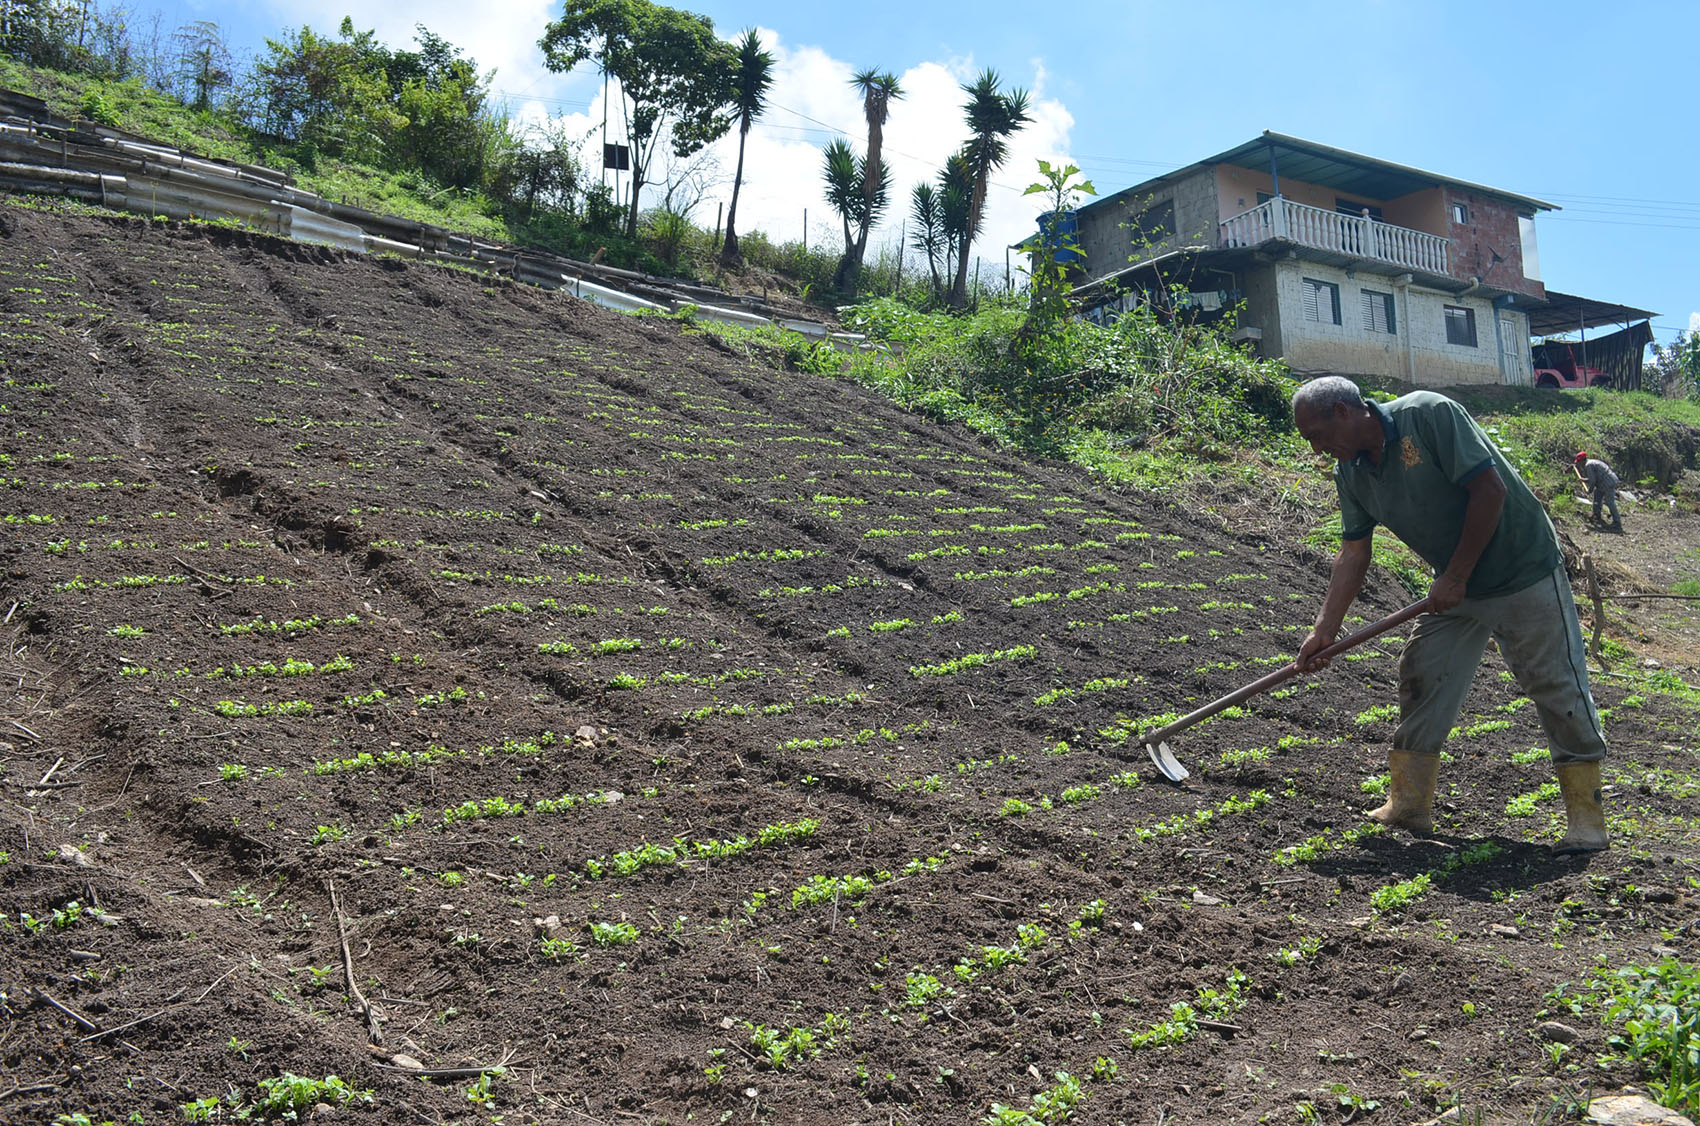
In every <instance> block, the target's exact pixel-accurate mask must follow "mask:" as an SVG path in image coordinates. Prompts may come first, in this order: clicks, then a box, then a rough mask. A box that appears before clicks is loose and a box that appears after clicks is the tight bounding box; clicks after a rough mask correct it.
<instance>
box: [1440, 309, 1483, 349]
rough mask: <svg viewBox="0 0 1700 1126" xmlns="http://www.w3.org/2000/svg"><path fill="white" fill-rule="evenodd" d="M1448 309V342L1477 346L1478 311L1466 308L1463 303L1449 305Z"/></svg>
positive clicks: (1467, 346)
mask: <svg viewBox="0 0 1700 1126" xmlns="http://www.w3.org/2000/svg"><path fill="white" fill-rule="evenodd" d="M1444 308H1445V309H1446V342H1447V343H1448V344H1462V345H1463V346H1464V347H1466V348H1474V347H1475V346H1476V311H1475V310H1474V309H1466V308H1464V307H1463V306H1461V305H1447V306H1444Z"/></svg>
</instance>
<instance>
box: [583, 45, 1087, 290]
mask: <svg viewBox="0 0 1700 1126" xmlns="http://www.w3.org/2000/svg"><path fill="white" fill-rule="evenodd" d="M761 34H762V40H763V43H764V44H765V45H766V47H767V49H768V50H769V51H771V52H773V54H774V56H775V60H776V65H775V71H774V83H773V87H772V89H771V90H770V92H769V95H768V108H767V111H766V112H765V113H764V114H763V116H762V117H761V118H760V119H758V121H757V122H756V124H755V126H754V127H753V128H752V129H751V131H750V136H749V140H748V142H747V145H746V147H745V155H744V187H743V191H742V193H741V194H740V196H739V201H738V229H739V231H740V232H741V233H748V232H749V231H751V230H757V229H759V230H761V231H763V232H764V233H766V234H767V235H768V237H769V238H771V239H773V240H774V241H776V242H786V241H791V240H795V239H797V238H799V237H801V236H802V234H803V213H804V210H805V209H807V211H808V239H809V243H810V245H811V246H814V245H829V246H833V247H837V246H840V245H842V242H843V228H842V225H841V224H840V223H839V222H838V220H837V218H836V216H834V215H833V213H832V212H831V211H830V209H829V208H828V206H827V203H826V198H825V195H824V188H823V180H822V176H821V167H822V160H823V158H822V148H823V147H824V146H825V144H826V143H827V142H828V141H829V140H831V139H832V138H833V137H834V136H838V135H843V136H847V137H848V138H849V140H850V143H851V146H852V147H853V148H855V149H856V151H857V152H858V153H861V152H862V151H864V149H865V148H866V144H867V122H866V120H865V119H864V118H863V116H862V101H861V97H860V96H859V95H858V94H857V92H856V91H855V89H854V88H853V87H852V86H851V85H850V77H851V75H852V73H853V72H854V69H855V68H853V67H852V65H851V64H850V63H849V62H846V61H844V60H842V59H837V58H834V57H832V56H831V55H829V54H828V53H826V52H825V51H823V50H821V49H820V48H818V47H812V46H801V47H795V48H793V47H789V46H787V45H786V44H785V43H784V42H783V41H782V40H781V39H780V37H779V35H778V34H777V33H775V32H773V31H771V30H768V29H763V30H762V32H761ZM1032 65H1033V73H1032V76H1031V79H1029V80H1026V82H1025V84H1026V85H1027V86H1028V87H1029V90H1030V94H1031V99H1030V100H1031V111H1030V112H1031V114H1032V121H1031V122H1030V123H1029V124H1028V125H1027V126H1026V127H1025V128H1024V129H1023V130H1022V131H1021V132H1019V133H1017V134H1016V135H1015V136H1014V137H1012V138H1011V139H1010V146H1009V157H1008V159H1007V160H1006V161H1005V163H1004V166H1003V168H1002V169H1001V170H1000V171H999V172H998V173H997V174H996V175H995V176H994V178H993V184H992V187H991V189H990V190H989V191H988V193H987V199H986V215H985V219H984V222H983V225H982V230H981V234H980V237H979V238H978V239H977V240H976V244H975V245H976V250H977V252H978V253H979V254H980V255H981V256H983V257H984V258H985V267H984V268H985V275H984V276H985V279H986V282H987V283H988V284H990V283H991V281H992V280H993V277H994V275H1001V273H1002V268H1003V258H1004V254H1003V248H1004V247H1005V246H1007V245H1009V244H1011V243H1015V242H1019V241H1020V240H1022V239H1024V238H1026V237H1027V236H1028V235H1029V234H1031V233H1032V232H1033V230H1034V219H1035V216H1036V215H1037V214H1038V212H1039V211H1040V210H1041V207H1040V205H1039V203H1038V197H1036V196H1035V197H1024V196H1023V194H1022V193H1023V191H1024V189H1025V188H1026V186H1027V185H1028V184H1029V183H1032V182H1033V181H1034V180H1035V179H1037V178H1038V173H1037V161H1038V159H1039V158H1041V157H1043V158H1046V159H1049V160H1051V161H1053V162H1055V161H1060V160H1065V159H1067V155H1068V145H1069V131H1070V129H1071V128H1072V127H1073V125H1074V118H1073V116H1072V115H1071V114H1070V113H1069V112H1068V110H1067V108H1066V107H1065V106H1063V104H1062V103H1061V102H1060V101H1057V100H1056V99H1054V98H1050V97H1047V96H1046V94H1045V90H1044V83H1045V72H1044V69H1043V67H1042V65H1041V64H1040V63H1039V62H1038V61H1035V62H1034V63H1033V64H1032ZM977 71H978V68H977V66H976V65H975V63H974V60H973V59H970V58H955V59H947V60H941V61H935V62H924V63H919V64H916V65H915V66H912V67H910V68H909V69H908V70H907V71H905V72H904V73H902V74H901V75H899V76H898V81H899V83H900V85H901V86H902V88H903V91H904V96H903V97H902V98H901V99H900V100H897V101H894V102H893V103H892V104H891V116H890V120H888V121H887V122H886V125H885V130H884V135H885V140H884V155H885V159H886V162H887V164H888V165H889V166H890V168H891V175H892V187H891V193H890V196H891V203H890V205H889V207H888V208H887V211H886V216H885V219H884V221H883V222H882V224H881V226H880V227H879V228H877V229H876V231H875V233H874V236H873V238H872V240H871V241H872V243H873V244H874V245H875V246H879V245H891V246H895V244H896V242H897V239H898V236H899V234H900V232H901V231H902V229H903V226H904V221H905V219H906V217H907V216H908V213H909V196H910V192H911V190H912V189H913V187H914V185H915V184H917V183H920V182H922V181H933V180H936V179H937V177H938V172H939V169H940V168H941V167H942V166H943V165H944V162H945V159H946V157H948V156H949V155H950V154H951V153H952V152H954V151H956V149H957V148H958V147H960V146H961V144H962V143H963V141H964V140H966V139H967V125H966V123H965V122H964V120H963V114H962V103H963V102H964V100H965V98H966V96H965V95H964V94H963V92H962V89H961V84H962V83H963V82H965V81H969V80H971V79H972V78H973V77H974V76H975V75H976V73H977ZM1016 80H1018V79H1012V76H1009V75H1005V87H1004V88H1005V89H1006V90H1008V89H1009V88H1010V86H1011V85H1012V84H1013V82H1014V81H1016ZM600 112H601V110H600V107H599V106H598V107H596V108H594V109H593V110H592V114H593V115H599V114H600ZM593 119H594V120H600V118H599V116H596V117H594V118H592V117H590V116H587V117H586V119H585V120H586V121H587V122H588V121H589V120H593ZM712 151H713V153H714V156H715V159H716V160H717V162H718V165H719V169H720V172H721V183H720V185H719V186H718V187H717V188H716V189H715V190H713V191H711V192H710V193H709V194H708V196H707V198H706V199H705V201H704V203H703V204H702V205H701V206H700V207H699V208H698V210H697V211H696V212H695V215H694V217H695V218H696V220H697V221H698V222H699V223H701V224H703V225H712V224H713V223H714V218H715V213H714V207H715V204H716V203H717V202H722V201H726V200H729V199H730V197H731V192H732V184H731V181H732V176H733V172H734V169H735V168H736V167H737V161H738V138H737V134H736V132H733V133H732V134H730V135H728V136H727V137H725V138H723V139H722V140H720V141H719V142H717V143H716V144H715V145H714V146H713V148H712ZM652 202H653V197H650V196H649V195H648V194H647V193H646V197H645V200H644V203H645V205H646V206H648V205H649V204H650V203H652Z"/></svg>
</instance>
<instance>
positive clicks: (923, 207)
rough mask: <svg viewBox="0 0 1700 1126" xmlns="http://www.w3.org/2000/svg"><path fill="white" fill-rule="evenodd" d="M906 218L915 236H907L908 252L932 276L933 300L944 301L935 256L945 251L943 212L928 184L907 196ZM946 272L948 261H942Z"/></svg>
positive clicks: (922, 185) (916, 187)
mask: <svg viewBox="0 0 1700 1126" xmlns="http://www.w3.org/2000/svg"><path fill="white" fill-rule="evenodd" d="M909 217H910V219H911V221H913V223H914V224H915V233H914V234H912V235H910V236H909V246H910V248H911V249H913V250H916V251H919V252H920V254H921V255H922V257H924V258H926V260H927V272H928V273H930V274H932V276H933V300H934V301H935V302H936V301H942V300H944V282H943V281H941V280H940V279H939V256H940V254H941V253H942V252H943V251H944V249H945V235H944V211H943V207H942V201H941V200H940V199H939V193H938V192H936V191H934V190H933V186H932V185H931V184H928V183H925V182H923V183H919V184H916V185H915V190H914V191H913V192H912V193H910V196H909ZM949 271H950V260H949V259H946V260H945V272H946V273H948V272H949Z"/></svg>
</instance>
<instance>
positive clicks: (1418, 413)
mask: <svg viewBox="0 0 1700 1126" xmlns="http://www.w3.org/2000/svg"><path fill="white" fill-rule="evenodd" d="M1369 406H1370V409H1371V410H1373V411H1374V412H1375V413H1376V414H1377V415H1378V416H1379V417H1380V419H1381V427H1382V432H1383V433H1384V434H1385V435H1386V439H1387V441H1386V445H1385V446H1384V447H1383V448H1382V451H1381V464H1380V465H1371V464H1370V462H1369V458H1368V457H1366V456H1364V455H1362V454H1360V455H1358V457H1356V458H1355V459H1353V460H1352V461H1350V462H1344V461H1342V462H1337V463H1336V464H1335V466H1334V484H1335V485H1336V486H1337V487H1338V488H1339V490H1340V530H1341V536H1342V538H1343V539H1347V540H1356V539H1362V538H1364V537H1365V536H1367V535H1369V534H1370V533H1371V532H1372V531H1374V530H1375V526H1376V525H1377V524H1381V525H1383V526H1385V527H1386V528H1387V529H1388V530H1389V531H1391V532H1392V533H1393V534H1394V535H1396V536H1398V537H1399V538H1400V539H1402V540H1404V541H1405V543H1406V544H1407V545H1408V546H1409V547H1410V548H1411V550H1412V551H1415V552H1416V553H1417V554H1418V555H1420V556H1422V557H1423V559H1424V560H1426V561H1427V562H1428V564H1429V566H1431V567H1433V568H1434V570H1435V573H1436V574H1438V573H1439V572H1441V571H1443V570H1445V569H1446V565H1447V564H1448V563H1450V562H1451V561H1452V552H1453V551H1454V550H1455V549H1456V548H1457V546H1458V538H1459V536H1461V535H1462V534H1463V531H1464V510H1465V508H1466V507H1467V506H1468V505H1469V501H1470V492H1469V490H1468V489H1467V488H1465V485H1466V484H1467V483H1468V482H1469V481H1470V479H1471V478H1473V477H1475V476H1476V475H1477V474H1478V473H1481V472H1483V471H1484V470H1486V469H1487V467H1488V466H1489V465H1492V466H1493V467H1494V468H1496V469H1498V470H1499V476H1500V479H1501V480H1503V481H1504V482H1505V508H1504V510H1503V511H1501V513H1500V515H1499V527H1498V528H1497V529H1496V530H1495V532H1494V534H1493V538H1492V539H1491V540H1489V541H1488V545H1487V548H1486V549H1485V550H1484V551H1483V552H1482V556H1481V559H1479V560H1478V561H1477V562H1476V569H1475V570H1474V571H1472V572H1471V573H1470V581H1469V582H1468V583H1467V584H1465V591H1466V593H1467V594H1468V596H1469V597H1471V598H1492V597H1495V596H1497V595H1501V594H1511V593H1514V592H1515V591H1519V590H1523V589H1524V588H1525V587H1528V586H1532V585H1533V584H1534V583H1536V582H1539V581H1540V580H1541V579H1543V578H1545V577H1546V576H1547V575H1549V574H1551V573H1552V569H1553V568H1554V567H1556V566H1558V564H1559V560H1560V558H1561V556H1560V554H1559V550H1558V537H1557V536H1556V535H1554V534H1553V530H1552V522H1551V521H1550V520H1548V519H1547V514H1546V509H1544V508H1542V507H1541V502H1540V501H1538V500H1536V499H1535V495H1534V494H1533V493H1531V492H1530V491H1529V486H1527V485H1525V484H1524V483H1523V479H1522V478H1521V477H1519V476H1518V475H1517V471H1516V470H1514V469H1512V468H1511V465H1510V463H1508V462H1507V461H1506V460H1505V455H1504V454H1502V453H1500V452H1499V449H1498V448H1497V447H1495V446H1494V444H1493V443H1492V442H1491V441H1489V440H1488V436H1487V435H1486V434H1484V433H1482V428H1481V427H1479V426H1477V425H1476V422H1475V420H1474V419H1473V418H1471V417H1470V415H1469V412H1467V411H1466V410H1465V409H1464V408H1463V407H1461V406H1459V405H1458V404H1457V403H1455V402H1453V401H1452V400H1451V399H1448V398H1446V397H1445V396H1444V395H1436V394H1435V393H1434V392H1432V391H1413V392H1411V393H1410V394H1409V395H1401V396H1400V397H1399V398H1397V399H1394V400H1393V401H1392V402H1391V403H1388V404H1387V405H1386V406H1385V407H1383V406H1381V405H1380V404H1378V403H1370V404H1369Z"/></svg>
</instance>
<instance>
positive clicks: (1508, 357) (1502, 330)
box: [1499, 317, 1529, 386]
mask: <svg viewBox="0 0 1700 1126" xmlns="http://www.w3.org/2000/svg"><path fill="white" fill-rule="evenodd" d="M1499 347H1500V351H1501V353H1502V355H1503V356H1504V366H1505V382H1507V383H1512V384H1516V385H1518V386H1527V385H1528V383H1529V361H1528V354H1527V349H1526V348H1525V347H1524V344H1523V335H1522V333H1520V332H1519V331H1518V330H1517V321H1516V319H1515V318H1512V317H1501V318H1499Z"/></svg>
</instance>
